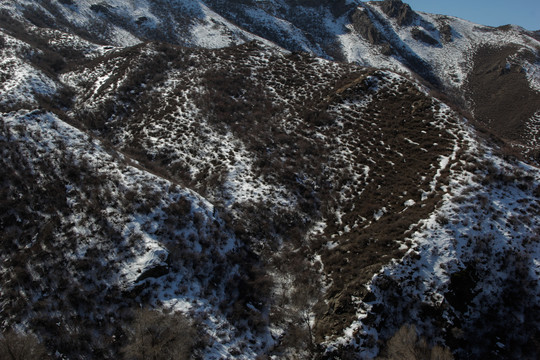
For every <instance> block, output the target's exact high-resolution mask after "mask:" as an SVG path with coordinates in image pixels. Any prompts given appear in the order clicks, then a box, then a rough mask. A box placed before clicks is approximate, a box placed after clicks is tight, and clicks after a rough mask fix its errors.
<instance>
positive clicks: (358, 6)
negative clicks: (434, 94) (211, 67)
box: [2, 0, 540, 158]
mask: <svg viewBox="0 0 540 360" xmlns="http://www.w3.org/2000/svg"><path fill="white" fill-rule="evenodd" d="M2 8H3V9H4V10H3V14H4V15H3V16H4V17H6V18H14V19H19V20H23V19H24V21H30V22H31V23H33V24H34V25H36V26H39V27H52V28H55V29H59V30H62V31H65V32H71V33H74V34H77V35H79V36H81V37H83V38H86V39H89V40H91V41H92V42H96V41H97V42H100V43H103V44H109V45H114V46H130V45H135V44H138V43H141V42H144V41H148V40H150V41H163V42H167V43H171V44H178V45H183V46H188V47H203V48H222V47H227V46H231V45H238V44H241V43H245V42H249V41H251V40H258V41H262V42H264V43H266V44H268V45H269V46H272V44H273V45H275V46H279V47H281V48H283V49H286V50H288V51H304V52H309V53H312V54H314V55H316V56H318V57H322V58H325V59H331V60H336V61H346V62H350V63H355V64H359V65H363V66H371V67H376V68H384V69H389V70H392V71H396V72H399V73H402V74H406V75H408V76H418V77H420V78H421V79H423V80H424V81H427V82H428V83H429V84H430V85H431V86H432V87H434V88H435V89H437V90H439V91H441V92H443V93H444V94H445V95H446V96H447V101H450V102H453V103H456V104H459V105H460V107H462V108H463V109H465V110H467V111H468V112H470V113H473V114H474V115H475V118H476V120H478V121H479V123H480V125H481V126H484V127H487V128H488V129H489V130H490V131H494V132H495V133H496V134H497V135H498V136H499V137H501V138H503V139H504V140H506V141H507V142H508V144H509V146H510V147H512V148H514V149H515V150H516V151H521V152H524V153H525V154H527V155H528V156H530V157H533V158H534V157H535V156H537V154H538V150H537V144H538V138H537V137H538V135H537V131H536V130H534V131H531V130H530V129H531V128H534V129H536V128H537V125H538V124H537V123H538V116H539V107H538V103H539V102H540V96H539V94H538V93H539V91H540V75H539V74H540V57H539V55H538V53H539V48H540V42H539V40H538V35H537V33H535V32H529V31H526V30H525V29H522V28H519V27H517V26H511V25H508V26H502V27H498V28H492V27H488V26H482V25H478V24H474V23H471V22H468V21H464V20H461V19H458V18H455V17H450V16H445V15H433V14H427V13H422V12H415V11H414V10H413V9H411V7H410V6H409V5H407V4H405V3H402V2H401V1H399V0H386V1H372V2H362V1H355V0H339V1H323V0H319V1H315V0H314V1H299V0H264V1H262V0H242V1H237V0H234V1H224V0H206V1H201V0H158V1H149V0H137V1H123V0H108V1H94V0H81V1H71V0H63V1H60V0H43V1H42V0H39V1H25V0H17V1H4V2H3V4H2ZM487 93H489V95H486V94H487Z"/></svg>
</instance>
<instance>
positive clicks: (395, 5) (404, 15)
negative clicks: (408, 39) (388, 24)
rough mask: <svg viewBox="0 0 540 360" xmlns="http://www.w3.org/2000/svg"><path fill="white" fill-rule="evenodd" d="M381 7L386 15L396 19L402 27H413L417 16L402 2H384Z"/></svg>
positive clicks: (389, 0) (386, 0)
mask: <svg viewBox="0 0 540 360" xmlns="http://www.w3.org/2000/svg"><path fill="white" fill-rule="evenodd" d="M379 6H380V7H381V9H382V11H384V13H385V14H386V15H388V16H389V17H391V18H394V19H396V20H397V23H398V24H399V25H400V26H407V25H411V24H412V23H413V21H414V20H415V18H416V16H417V15H416V13H415V12H414V11H413V9H411V7H410V6H409V5H408V4H405V3H404V2H403V1H401V0H384V1H381V2H380V5H379Z"/></svg>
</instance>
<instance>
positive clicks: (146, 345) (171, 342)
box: [122, 309, 196, 360]
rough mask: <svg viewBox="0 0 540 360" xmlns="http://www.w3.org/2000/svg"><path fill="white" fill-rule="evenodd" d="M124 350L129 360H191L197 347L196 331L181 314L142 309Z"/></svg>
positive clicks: (137, 315)
mask: <svg viewBox="0 0 540 360" xmlns="http://www.w3.org/2000/svg"><path fill="white" fill-rule="evenodd" d="M130 332H131V334H130V337H129V342H128V344H127V345H126V346H125V347H124V348H123V349H122V352H123V354H124V357H125V359H126V360H162V359H163V360H165V359H178V360H183V359H189V358H190V356H191V353H192V350H193V345H194V344H195V336H196V333H195V330H194V328H193V326H192V324H191V323H190V321H189V320H188V319H187V318H186V317H185V316H183V315H182V314H180V313H174V314H163V313H161V312H159V311H154V310H148V309H140V310H137V311H136V313H135V318H134V321H133V323H132V327H131V329H130Z"/></svg>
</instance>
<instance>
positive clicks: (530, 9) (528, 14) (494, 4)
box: [403, 0, 540, 30]
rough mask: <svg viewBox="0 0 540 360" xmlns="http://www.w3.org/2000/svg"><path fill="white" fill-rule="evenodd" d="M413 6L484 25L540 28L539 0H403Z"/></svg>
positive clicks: (416, 8)
mask: <svg viewBox="0 0 540 360" xmlns="http://www.w3.org/2000/svg"><path fill="white" fill-rule="evenodd" d="M403 2H405V3H408V4H409V5H411V7H412V8H413V10H418V11H425V12H429V13H434V14H444V15H453V16H457V17H460V18H462V19H465V20H469V21H472V22H475V23H478V24H482V25H490V26H500V25H506V24H515V25H519V26H523V27H524V28H525V29H528V30H540V0H513V1H502V0H446V1H440V0H439V1H437V0H435V1H434V0H403Z"/></svg>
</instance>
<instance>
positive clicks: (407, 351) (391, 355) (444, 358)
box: [379, 325, 454, 360]
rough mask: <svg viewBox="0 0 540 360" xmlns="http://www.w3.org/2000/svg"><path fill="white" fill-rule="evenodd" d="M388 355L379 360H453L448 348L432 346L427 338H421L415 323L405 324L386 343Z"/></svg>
mask: <svg viewBox="0 0 540 360" xmlns="http://www.w3.org/2000/svg"><path fill="white" fill-rule="evenodd" d="M385 353H386V355H383V356H382V357H379V360H398V359H399V360H452V359H453V358H454V357H453V356H452V353H451V352H450V350H449V349H448V348H443V347H442V346H439V345H435V346H434V347H430V346H429V344H428V343H427V341H426V339H424V338H423V337H421V338H419V337H418V334H417V333H416V327H415V326H414V325H403V326H402V327H401V328H400V329H399V330H398V331H397V332H396V333H395V334H394V336H392V337H391V338H390V339H389V340H388V342H387V343H386V349H385Z"/></svg>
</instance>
